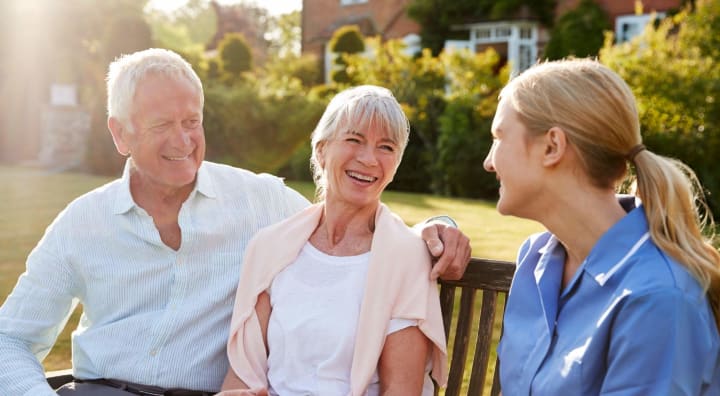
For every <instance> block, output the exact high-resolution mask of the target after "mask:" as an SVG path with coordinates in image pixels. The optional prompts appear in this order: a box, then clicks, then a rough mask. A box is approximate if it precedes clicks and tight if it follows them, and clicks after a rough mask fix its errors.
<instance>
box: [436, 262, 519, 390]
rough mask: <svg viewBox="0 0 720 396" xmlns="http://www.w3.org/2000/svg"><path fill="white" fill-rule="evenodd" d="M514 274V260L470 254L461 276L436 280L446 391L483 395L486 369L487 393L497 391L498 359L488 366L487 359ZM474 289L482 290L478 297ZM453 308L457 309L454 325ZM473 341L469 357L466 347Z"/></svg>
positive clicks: (468, 348) (499, 325)
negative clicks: (446, 371)
mask: <svg viewBox="0 0 720 396" xmlns="http://www.w3.org/2000/svg"><path fill="white" fill-rule="evenodd" d="M514 273H515V264H514V263H511V262H508V261H498V260H487V259H480V258H472V259H471V260H470V263H469V264H468V268H467V270H466V271H465V275H463V277H462V279H459V280H457V281H444V280H440V304H441V307H442V313H443V323H444V325H445V337H446V339H448V340H449V343H448V354H449V355H450V370H449V375H448V385H447V388H446V389H445V396H458V395H463V396H464V395H472V396H475V395H482V394H483V391H484V388H485V381H486V378H488V374H489V373H491V372H492V373H494V374H492V377H491V378H492V380H491V382H490V384H491V387H492V388H491V391H490V395H492V396H497V395H498V394H500V381H499V379H498V374H499V373H498V370H496V366H497V358H496V359H495V361H494V362H493V363H492V365H489V364H488V363H489V361H490V356H491V355H492V353H491V351H492V350H493V349H494V348H495V347H496V346H497V338H499V336H500V332H501V331H502V329H501V326H502V324H501V323H502V313H503V312H504V309H505V297H506V296H507V293H508V290H509V289H510V283H511V281H512V277H513V274H514ZM456 291H457V293H456ZM478 291H481V292H482V293H481V294H482V296H481V297H478V296H477V294H478V293H477V292H478ZM458 294H459V296H458ZM458 300H459V302H458ZM454 311H455V312H457V314H456V315H455V316H456V320H455V323H454V326H453V323H452V322H453V320H452V319H453V312H454ZM478 312H479V315H477V314H478ZM451 335H452V337H451ZM493 335H494V336H495V337H493ZM473 340H474V348H472V350H473V351H474V352H473V358H472V360H468V352H469V351H470V346H471V344H472V343H473ZM451 347H452V349H450V348H451ZM466 372H467V373H469V378H468V381H469V383H468V385H467V388H463V380H464V378H465V373H466ZM461 392H462V393H461ZM438 393H439V389H438V387H436V388H435V395H438Z"/></svg>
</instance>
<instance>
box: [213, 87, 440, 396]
mask: <svg viewBox="0 0 720 396" xmlns="http://www.w3.org/2000/svg"><path fill="white" fill-rule="evenodd" d="M408 133H409V126H408V121H407V118H406V117H405V115H404V113H403V111H402V109H401V108H400V105H399V104H398V102H397V101H396V100H395V98H394V97H393V95H392V94H391V93H390V91H388V90H387V89H384V88H381V87H375V86H360V87H355V88H351V89H348V90H345V91H343V92H341V93H339V94H338V95H337V96H335V98H334V99H333V100H332V101H331V102H330V104H329V105H328V107H327V109H326V111H325V113H324V114H323V116H322V118H321V119H320V122H319V124H318V126H317V128H316V129H315V131H314V132H313V134H312V149H313V153H312V159H311V163H312V167H313V170H314V176H315V180H316V185H317V193H318V194H317V195H318V198H319V202H318V203H317V204H315V205H313V206H311V207H310V208H308V209H306V210H305V211H303V212H301V213H300V214H298V215H296V216H294V217H292V218H290V219H288V220H286V221H283V222H281V223H279V224H277V225H274V226H271V227H268V228H266V229H264V230H263V231H261V232H260V233H258V235H257V236H256V237H255V238H254V239H253V240H252V241H251V243H250V245H249V246H248V249H247V253H246V255H245V260H244V265H243V269H242V274H241V276H240V279H241V280H240V283H239V285H238V291H237V297H236V302H235V310H234V313H233V318H232V325H231V329H230V336H229V341H228V358H229V360H230V365H231V368H230V370H229V372H228V376H227V378H226V380H225V384H224V385H223V389H224V390H225V392H224V394H226V395H244V394H266V392H269V394H271V395H276V394H277V395H283V396H286V395H308V394H312V395H379V394H392V395H420V394H422V395H431V394H432V392H433V385H432V381H431V380H430V377H429V375H428V373H429V372H430V371H431V372H432V376H433V377H434V378H435V380H436V381H437V382H438V383H441V384H444V382H445V372H446V347H445V337H444V333H443V326H442V317H441V313H440V303H439V298H438V294H437V288H436V284H435V282H434V281H433V280H431V276H430V269H431V265H430V257H429V255H428V251H427V248H426V247H425V245H424V243H423V241H422V240H421V239H420V238H419V237H418V236H417V235H416V233H414V232H413V231H412V230H411V229H409V228H408V227H407V226H406V225H405V224H404V223H403V222H402V221H401V220H400V218H398V217H397V216H395V215H394V214H393V213H392V212H390V210H389V209H388V208H387V207H386V206H385V205H383V204H382V203H381V202H380V195H381V194H382V192H383V191H384V190H385V187H386V186H387V185H388V184H389V183H390V182H391V181H392V179H393V176H394V175H395V172H396V170H397V168H398V165H399V164H400V160H401V158H402V153H403V150H404V149H405V146H406V144H407V141H408ZM238 389H252V390H246V391H240V390H238ZM255 392H257V393H255Z"/></svg>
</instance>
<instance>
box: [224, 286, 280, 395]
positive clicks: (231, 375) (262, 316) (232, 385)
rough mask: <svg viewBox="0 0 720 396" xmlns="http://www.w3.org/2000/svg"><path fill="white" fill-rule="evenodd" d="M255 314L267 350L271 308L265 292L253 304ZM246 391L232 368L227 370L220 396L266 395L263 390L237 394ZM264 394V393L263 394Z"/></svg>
mask: <svg viewBox="0 0 720 396" xmlns="http://www.w3.org/2000/svg"><path fill="white" fill-rule="evenodd" d="M255 312H256V313H257V316H258V320H259V321H260V330H261V331H262V337H263V344H265V350H266V351H267V350H268V343H267V328H268V323H269V322H270V313H271V312H272V307H271V306H270V295H269V294H267V292H262V293H261V294H260V295H259V296H258V300H257V303H256V304H255ZM241 389H248V386H247V384H245V383H244V382H243V381H242V380H241V379H240V378H239V377H238V376H237V374H235V371H233V369H232V367H229V368H228V372H227V374H226V375H225V380H224V381H223V384H222V390H223V392H222V393H221V394H220V395H222V396H244V395H267V391H266V390H264V389H260V390H255V391H253V390H249V391H248V392H239V391H238V390H241ZM263 392H264V393H263Z"/></svg>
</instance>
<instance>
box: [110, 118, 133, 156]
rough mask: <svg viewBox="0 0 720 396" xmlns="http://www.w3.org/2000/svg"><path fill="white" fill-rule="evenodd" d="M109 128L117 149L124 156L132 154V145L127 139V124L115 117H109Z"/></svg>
mask: <svg viewBox="0 0 720 396" xmlns="http://www.w3.org/2000/svg"><path fill="white" fill-rule="evenodd" d="M108 129H110V134H111V135H112V139H113V143H115V149H116V150H117V152H118V153H120V155H122V156H123V157H127V156H128V155H130V146H129V145H128V143H127V141H126V134H127V133H128V131H127V129H126V128H125V125H123V123H122V122H120V120H118V119H117V118H115V117H108Z"/></svg>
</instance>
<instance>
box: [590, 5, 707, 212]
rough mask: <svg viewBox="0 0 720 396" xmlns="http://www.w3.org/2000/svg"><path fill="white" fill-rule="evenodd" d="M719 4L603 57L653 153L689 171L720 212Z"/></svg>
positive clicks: (609, 46)
mask: <svg viewBox="0 0 720 396" xmlns="http://www.w3.org/2000/svg"><path fill="white" fill-rule="evenodd" d="M719 55H720V2H718V1H717V0H704V1H703V0H698V1H697V2H696V10H695V12H688V11H686V12H681V13H679V14H677V15H676V16H674V17H673V18H668V19H665V20H663V21H661V22H660V24H659V25H658V26H657V27H654V26H648V27H647V29H646V30H645V31H644V33H643V34H642V35H641V36H639V37H636V38H635V39H634V40H632V41H631V42H627V43H623V44H620V45H616V46H612V37H608V38H607V40H606V44H605V47H604V48H603V49H602V51H601V53H600V58H601V60H602V62H603V63H605V64H606V65H608V66H609V67H611V68H612V69H614V70H615V71H617V72H618V73H619V74H620V75H621V76H622V77H623V78H624V79H625V81H627V83H628V85H630V87H631V88H632V89H633V92H634V93H635V96H636V98H637V102H638V111H639V114H640V124H641V127H642V132H643V140H644V142H645V144H646V145H647V146H648V147H649V148H650V149H651V150H653V151H654V152H657V153H658V154H662V155H665V156H668V157H674V158H678V159H680V160H682V161H683V162H685V163H687V164H688V165H690V166H691V167H692V168H693V169H694V170H695V172H696V173H697V175H698V177H699V178H700V181H701V182H702V183H703V185H704V186H705V188H707V190H708V192H709V193H710V195H709V197H708V203H709V204H710V207H711V209H712V210H713V212H715V213H718V211H719V210H720V198H719V197H720V174H719V173H718V172H717V162H716V158H719V157H720V98H718V92H720V63H719V62H718V60H719Z"/></svg>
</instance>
